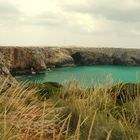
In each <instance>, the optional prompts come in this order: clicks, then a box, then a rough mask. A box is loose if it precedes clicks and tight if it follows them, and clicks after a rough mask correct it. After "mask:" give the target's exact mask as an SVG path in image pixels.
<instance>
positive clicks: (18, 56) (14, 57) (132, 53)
mask: <svg viewBox="0 0 140 140" xmlns="http://www.w3.org/2000/svg"><path fill="white" fill-rule="evenodd" d="M0 53H1V54H2V55H3V56H4V59H5V61H6V64H9V66H8V69H9V71H10V73H12V74H13V75H17V74H19V75H20V74H31V73H33V72H35V73H39V72H41V71H44V70H47V69H48V68H51V67H64V66H72V65H127V66H140V57H139V56H140V50H139V49H110V48H108V49H105V48H58V47H43V48H41V47H0Z"/></svg>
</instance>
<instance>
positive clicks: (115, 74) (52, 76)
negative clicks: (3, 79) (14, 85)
mask: <svg viewBox="0 0 140 140" xmlns="http://www.w3.org/2000/svg"><path fill="white" fill-rule="evenodd" d="M17 79H18V81H35V82H36V81H39V82H47V81H53V82H59V83H63V82H65V81H71V80H73V79H76V80H77V81H78V84H79V85H81V86H84V87H92V86H93V85H96V84H98V83H101V84H102V83H108V82H110V81H111V79H112V80H113V82H119V81H123V82H131V83H136V82H139V79H140V67H124V66H78V67H64V68H56V69H54V70H52V71H50V72H46V73H45V74H39V75H32V76H22V77H17Z"/></svg>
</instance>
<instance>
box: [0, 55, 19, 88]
mask: <svg viewBox="0 0 140 140" xmlns="http://www.w3.org/2000/svg"><path fill="white" fill-rule="evenodd" d="M12 84H16V80H15V79H14V78H13V77H12V75H11V74H10V71H9V63H8V61H6V60H5V59H4V55H3V54H2V53H0V91H2V90H4V89H6V88H8V87H9V86H11V85H12Z"/></svg>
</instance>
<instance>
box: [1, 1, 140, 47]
mask: <svg viewBox="0 0 140 140" xmlns="http://www.w3.org/2000/svg"><path fill="white" fill-rule="evenodd" d="M0 45H22V46H24V45H30V46H33V45H36V46H37V45H38V46H48V45H51V46H52V45H55V46H88V47H133V48H138V47H139V48H140V0H0Z"/></svg>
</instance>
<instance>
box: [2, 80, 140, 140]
mask: <svg viewBox="0 0 140 140" xmlns="http://www.w3.org/2000/svg"><path fill="white" fill-rule="evenodd" d="M49 84H50V83H49ZM2 87H3V86H2ZM2 87H1V88H2ZM122 87H123V88H122ZM125 87H126V88H124V86H123V84H118V85H117V86H114V87H113V88H109V87H105V86H104V87H100V86H97V87H96V88H89V89H80V88H79V87H78V86H77V84H76V83H75V81H74V83H71V84H70V85H68V84H65V85H64V87H63V88H61V90H59V92H57V93H53V94H52V96H49V98H48V99H46V100H40V98H38V96H36V93H38V90H39V89H38V86H37V85H35V86H31V85H27V84H24V83H23V84H17V85H15V86H11V87H9V88H8V89H7V90H2V89H0V91H1V95H0V139H2V140H46V139H47V140H139V139H140V102H139V100H140V96H139V90H138V89H139V88H136V87H139V85H136V86H134V88H133V87H131V86H129V85H127V86H126V85H125ZM44 88H47V86H44ZM41 89H42V87H41ZM2 91H3V92H2ZM55 91H56V89H55ZM124 91H127V92H124ZM51 92H53V90H51ZM132 92H133V94H131V93H132ZM122 93H125V94H122ZM127 93H129V94H127ZM43 94H45V93H44V90H43ZM119 94H120V95H121V96H119ZM127 95H129V97H130V96H131V95H132V96H133V98H123V97H124V96H125V97H127ZM118 97H119V98H118ZM119 99H120V101H119ZM122 99H126V100H122Z"/></svg>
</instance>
